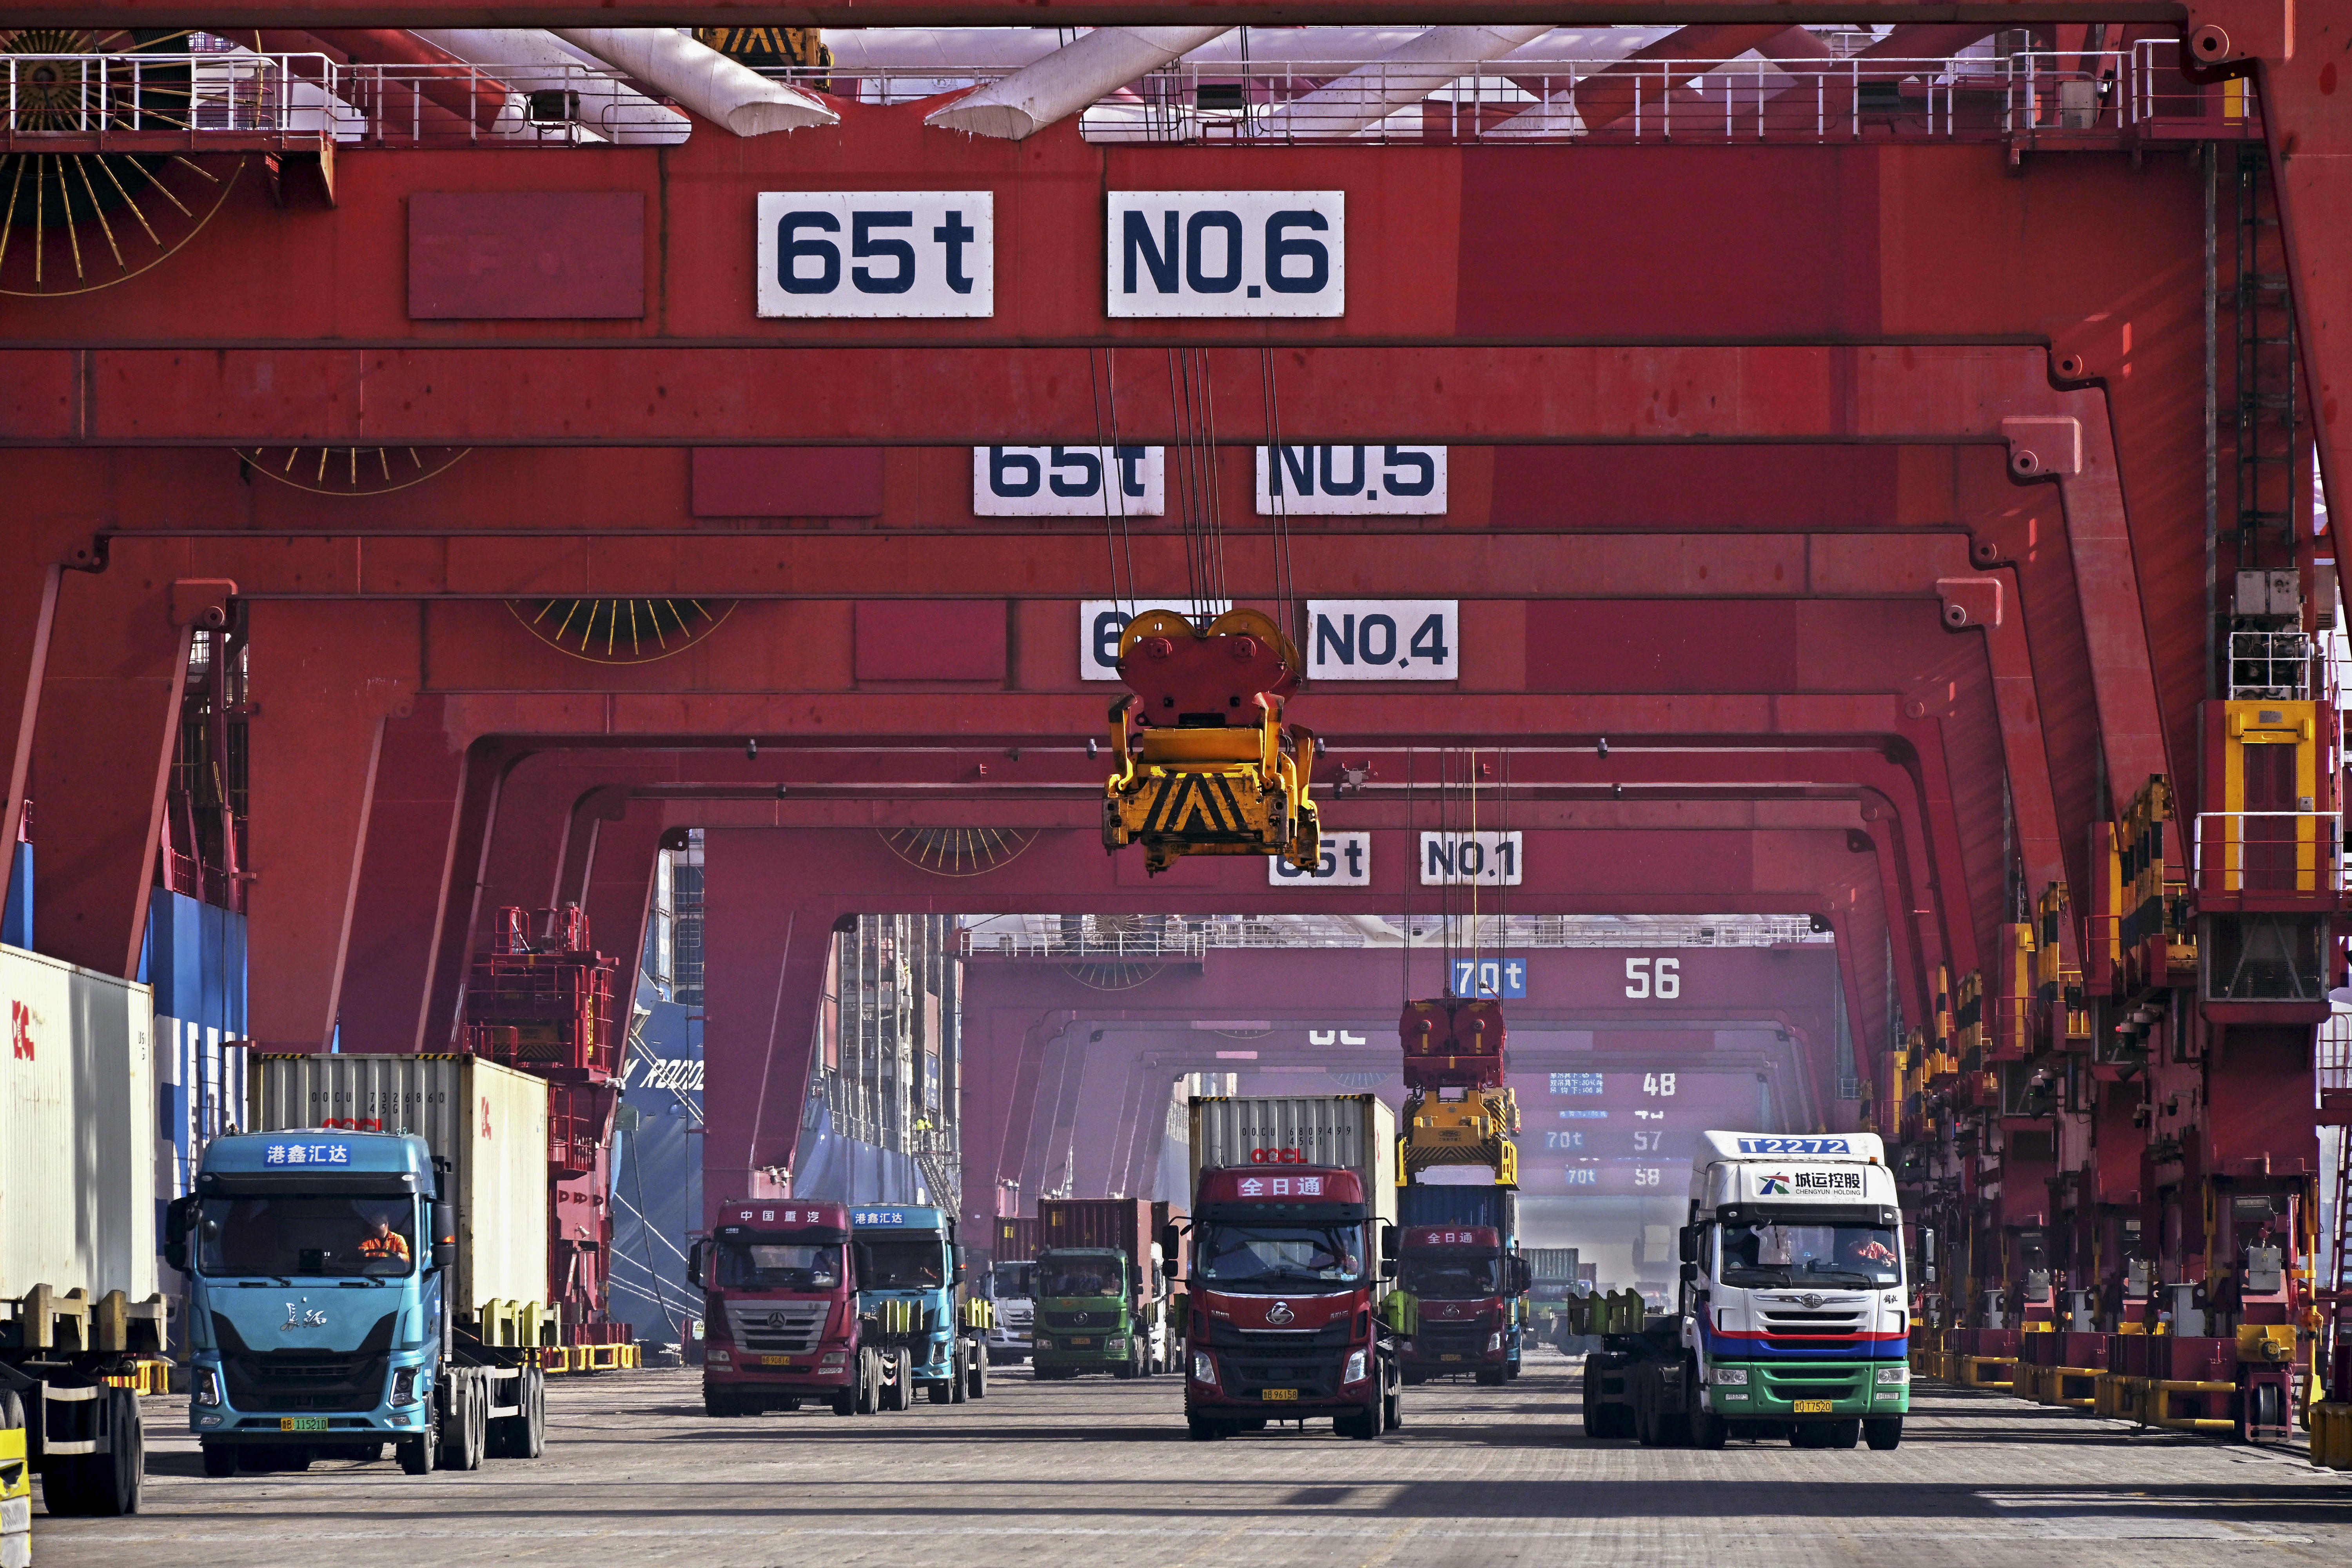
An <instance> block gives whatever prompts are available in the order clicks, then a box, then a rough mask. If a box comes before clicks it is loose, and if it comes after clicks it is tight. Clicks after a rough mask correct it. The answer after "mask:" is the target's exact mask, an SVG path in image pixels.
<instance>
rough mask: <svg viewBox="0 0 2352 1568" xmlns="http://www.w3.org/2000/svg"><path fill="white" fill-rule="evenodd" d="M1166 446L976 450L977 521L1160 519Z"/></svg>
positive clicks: (974, 507) (973, 472)
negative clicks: (1033, 518)
mask: <svg viewBox="0 0 2352 1568" xmlns="http://www.w3.org/2000/svg"><path fill="white" fill-rule="evenodd" d="M1166 452H1167V448H1165V447H973V448H972V449H971V510H972V513H973V515H974V516H976V517H1158V516H1159V515H1160V513H1161V512H1163V511H1165V510H1167V502H1166V499H1165V498H1166V494H1167V462H1166Z"/></svg>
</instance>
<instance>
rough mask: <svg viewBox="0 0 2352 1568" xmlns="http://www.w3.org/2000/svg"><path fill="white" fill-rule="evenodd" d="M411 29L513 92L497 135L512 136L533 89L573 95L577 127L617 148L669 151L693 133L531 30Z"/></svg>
mask: <svg viewBox="0 0 2352 1568" xmlns="http://www.w3.org/2000/svg"><path fill="white" fill-rule="evenodd" d="M412 31H414V32H415V34H416V36H417V37H420V38H423V39H424V40H425V42H426V43H428V44H432V45H435V46H436V47H440V48H444V49H446V50H448V51H449V53H451V54H453V55H455V56H457V58H459V59H461V60H465V61H467V62H469V63H471V64H473V65H478V66H482V67H485V68H488V69H489V71H490V74H492V75H493V76H495V77H496V78H497V79H499V80H500V81H502V82H504V83H506V84H507V86H509V88H511V89H514V94H515V97H514V98H510V99H509V101H508V107H507V109H506V111H505V112H504V113H502V114H501V115H500V116H499V126H498V129H499V133H500V134H502V135H513V134H515V133H516V132H517V129H518V126H519V124H520V121H521V118H522V110H521V108H520V104H519V102H518V101H517V100H519V99H520V95H522V94H524V93H527V92H529V91H530V90H531V89H534V88H538V89H559V88H560V89H569V90H571V91H573V92H577V93H578V94H579V95H580V123H581V124H583V125H584V126H587V127H589V128H590V129H592V130H593V131H595V132H597V133H599V134H600V135H602V136H604V138H606V139H607V140H609V141H611V142H614V143H616V144H617V145H620V146H623V147H674V146H676V145H677V144H678V143H679V142H684V141H685V140H686V139H687V138H688V136H690V135H692V134H693V132H694V122H693V121H690V120H688V119H687V117H686V116H685V115H683V114H680V113H679V112H678V111H677V110H675V109H672V108H670V107H669V106H667V104H660V103H656V102H655V101H654V100H652V99H650V98H647V97H646V95H645V94H644V93H641V92H639V91H638V90H637V89H635V88H633V87H631V86H629V85H628V84H627V83H626V82H622V81H616V80H614V79H612V78H610V77H607V76H603V75H598V74H594V73H593V68H592V67H591V66H590V65H589V63H588V62H586V61H583V59H582V58H580V57H579V55H577V54H576V53H574V52H573V51H572V48H570V47H568V46H566V45H565V44H564V43H563V42H562V40H561V39H558V38H556V37H552V36H551V35H550V34H547V33H544V32H541V31H540V30H539V29H538V28H536V27H417V28H414V29H412ZM608 69H609V67H608Z"/></svg>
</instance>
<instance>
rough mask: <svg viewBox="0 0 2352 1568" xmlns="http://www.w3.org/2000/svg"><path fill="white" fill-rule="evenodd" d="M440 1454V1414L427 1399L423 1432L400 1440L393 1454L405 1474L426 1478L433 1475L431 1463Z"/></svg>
mask: <svg viewBox="0 0 2352 1568" xmlns="http://www.w3.org/2000/svg"><path fill="white" fill-rule="evenodd" d="M440 1452H441V1413H440V1411H439V1410H438V1409H436V1407H435V1405H434V1402H433V1401H432V1400H429V1399H428V1400H426V1401H425V1430H424V1431H422V1432H420V1433H418V1434H417V1435H416V1436H414V1437H403V1438H401V1439H400V1441H399V1442H397V1443H395V1444H394V1445H393V1453H394V1457H395V1458H398V1459H399V1460H400V1468H401V1469H402V1470H404V1472H406V1473H407V1474H409V1475H412V1476H427V1475H431V1474H432V1473H433V1461H434V1460H435V1459H436V1458H439V1457H440Z"/></svg>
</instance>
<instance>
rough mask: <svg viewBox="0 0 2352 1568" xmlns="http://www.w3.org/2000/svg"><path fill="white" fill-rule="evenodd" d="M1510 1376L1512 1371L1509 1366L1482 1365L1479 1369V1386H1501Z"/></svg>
mask: <svg viewBox="0 0 2352 1568" xmlns="http://www.w3.org/2000/svg"><path fill="white" fill-rule="evenodd" d="M1509 1377H1510V1373H1509V1371H1508V1369H1507V1368H1504V1367H1499V1366H1495V1367H1486V1366H1482V1367H1480V1368H1479V1369H1478V1386H1479V1387H1481V1388H1500V1387H1502V1386H1503V1384H1504V1383H1505V1382H1507V1380H1508V1379H1509Z"/></svg>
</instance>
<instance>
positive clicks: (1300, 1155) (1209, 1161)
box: [1192, 1094, 1397, 1222]
mask: <svg viewBox="0 0 2352 1568" xmlns="http://www.w3.org/2000/svg"><path fill="white" fill-rule="evenodd" d="M1285 1164H1299V1165H1332V1166H1337V1167H1339V1169H1341V1170H1348V1171H1353V1172H1355V1173H1357V1174H1358V1175H1359V1176H1360V1177H1361V1178H1362V1179H1363V1183H1364V1198H1365V1201H1366V1202H1367V1203H1368V1204H1370V1205H1371V1210H1372V1213H1373V1215H1376V1216H1377V1217H1379V1218H1381V1219H1385V1220H1389V1221H1391V1222H1393V1221H1394V1220H1395V1218H1396V1186H1397V1149H1396V1112H1395V1111H1393V1110H1390V1109H1389V1107H1388V1105H1387V1103H1386V1102H1385V1101H1383V1100H1381V1098H1380V1097H1379V1096H1378V1095H1373V1094H1318V1095H1308V1094H1298V1095H1267V1096H1262V1097H1253V1098H1249V1099H1240V1098H1216V1099H1209V1098H1197V1097H1196V1098H1195V1099H1194V1100H1192V1190H1193V1191H1194V1192H1195V1193H1197V1192H1199V1191H1200V1188H1201V1173H1202V1171H1203V1170H1216V1169H1219V1168H1221V1167H1223V1166H1230V1165H1248V1166H1255V1167H1257V1168H1259V1169H1263V1170H1276V1171H1278V1170H1280V1169H1281V1167H1282V1166H1283V1165H1285Z"/></svg>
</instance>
